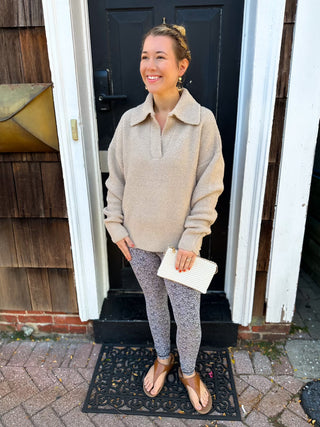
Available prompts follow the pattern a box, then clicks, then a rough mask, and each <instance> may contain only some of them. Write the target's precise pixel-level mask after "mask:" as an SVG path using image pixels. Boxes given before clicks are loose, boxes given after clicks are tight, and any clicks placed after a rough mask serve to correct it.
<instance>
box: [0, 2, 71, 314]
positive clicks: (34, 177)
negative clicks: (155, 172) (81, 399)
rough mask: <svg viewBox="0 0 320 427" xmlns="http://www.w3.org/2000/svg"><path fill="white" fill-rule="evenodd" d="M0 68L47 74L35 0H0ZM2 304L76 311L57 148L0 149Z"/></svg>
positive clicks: (13, 77) (33, 79) (8, 77)
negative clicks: (32, 150) (36, 150)
mask: <svg viewBox="0 0 320 427" xmlns="http://www.w3.org/2000/svg"><path fill="white" fill-rule="evenodd" d="M0 69H1V73H0V84H15V83H48V82H51V74H50V68H49V61H48V53H47V43H46V36H45V29H44V22H43V13H42V4H41V0H1V4H0ZM0 310H28V311H29V310H35V311H53V312H62V313H77V312H78V307H77V300H76V292H75V285H74V278H73V266H72V256H71V244H70V236H69V226H68V219H67V209H66V203H65V194H64V185H63V178H62V170H61V163H60V158H59V153H0Z"/></svg>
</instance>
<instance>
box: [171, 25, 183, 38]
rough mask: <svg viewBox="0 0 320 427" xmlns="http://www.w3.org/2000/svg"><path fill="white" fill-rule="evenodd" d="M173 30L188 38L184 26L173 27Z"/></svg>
mask: <svg viewBox="0 0 320 427" xmlns="http://www.w3.org/2000/svg"><path fill="white" fill-rule="evenodd" d="M172 26H173V28H175V29H176V30H178V31H179V33H180V34H181V35H182V36H183V37H185V36H186V29H185V28H184V27H183V26H182V25H172Z"/></svg>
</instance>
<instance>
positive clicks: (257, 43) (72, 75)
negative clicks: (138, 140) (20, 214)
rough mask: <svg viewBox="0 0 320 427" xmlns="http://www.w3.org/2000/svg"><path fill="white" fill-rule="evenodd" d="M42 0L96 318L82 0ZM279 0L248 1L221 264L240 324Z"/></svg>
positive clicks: (92, 138) (72, 200) (87, 300)
mask: <svg viewBox="0 0 320 427" xmlns="http://www.w3.org/2000/svg"><path fill="white" fill-rule="evenodd" d="M42 1H43V9H44V17H45V26H46V34H47V43H48V51H49V60H50V68H51V72H52V80H53V82H54V102H55V110H56V116H57V126H58V135H59V142H60V151H61V163H62V169H63V174H64V182H65V190H66V199H67V207H68V215H69V226H70V234H71V243H72V253H73V261H74V271H75V279H76V289H77V296H78V305H79V311H80V317H81V319H82V320H87V319H94V318H97V317H98V316H99V313H100V309H101V304H102V300H103V296H105V295H106V291H107V289H108V286H109V282H108V272H107V262H106V259H107V258H106V242H105V231H104V229H103V217H102V204H103V198H102V189H101V178H100V168H99V153H98V143H97V140H98V138H97V125H96V117H95V110H94V94H93V87H92V62H91V47H90V31H89V19H88V10H87V0H55V1H54V2H52V1H51V0H42ZM284 3H285V0H270V1H268V2H265V1H264V0H246V1H245V10H244V27H243V40H242V43H243V45H242V56H241V73H240V81H239V101H238V118H237V130H236V142H235V155H234V169H233V184H232V191H231V209H230V220H229V239H228V253H227V265H226V293H227V296H228V298H229V301H230V305H231V310H232V316H233V321H234V322H237V323H240V324H242V325H247V324H248V323H250V321H251V313H252V305H253V293H254V286H255V271H256V259H257V251H258V243H259V235H260V223H261V215H262V204H263V195H264V184H265V179H266V171H267V164H268V155H267V153H268V148H269V144H270V135H271V127H272V119H273V106H274V101H275V84H276V76H277V71H278V61H279V54H280V43H281V35H282V26H283V11H284ZM266 77H267V78H266ZM265 82H266V83H267V85H266V86H265V85H264V83H265ZM70 119H77V120H78V123H79V141H73V140H72V137H71V130H70ZM252 165H255V167H252Z"/></svg>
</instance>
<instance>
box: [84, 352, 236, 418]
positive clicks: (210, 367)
mask: <svg viewBox="0 0 320 427" xmlns="http://www.w3.org/2000/svg"><path fill="white" fill-rule="evenodd" d="M173 353H174V356H175V360H176V364H175V366H174V367H173V369H172V370H171V371H170V373H169V375H168V376H167V378H166V382H165V385H164V387H163V389H162V390H161V393H160V394H159V395H158V396H157V397H156V398H154V399H152V398H149V397H147V396H146V395H145V394H144V392H143V388H142V379H143V377H144V375H145V374H146V372H147V371H148V369H149V368H150V366H151V365H152V364H153V362H154V359H155V357H156V354H155V351H154V350H153V349H152V348H145V347H140V346H130V347H121V346H113V345H110V344H104V345H102V348H101V351H100V355H99V358H98V361H97V364H96V367H95V370H94V373H93V376H92V380H91V383H90V385H89V390H88V394H87V397H86V400H85V402H84V405H83V408H82V411H83V412H94V413H108V414H123V415H145V416H148V417H149V416H156V417H157V416H160V417H174V418H189V419H206V420H226V421H227V420H228V421H239V420H241V416H240V411H239V404H238V399H237V393H236V389H235V385H234V380H233V374H232V369H231V363H230V358H229V353H228V350H227V349H222V350H220V349H219V350H211V349H210V350H204V349H201V350H200V352H199V356H198V359H197V371H198V372H199V373H200V376H201V378H202V379H203V381H204V382H205V384H206V385H207V387H208V389H209V391H210V393H211V395H212V401H213V406H212V410H211V412H210V413H209V414H206V415H200V414H198V413H197V412H196V411H195V410H194V408H193V406H192V405H191V403H190V401H189V397H188V394H187V391H186V389H185V388H184V386H183V384H182V383H181V382H180V380H179V377H178V366H179V364H178V354H177V351H173Z"/></svg>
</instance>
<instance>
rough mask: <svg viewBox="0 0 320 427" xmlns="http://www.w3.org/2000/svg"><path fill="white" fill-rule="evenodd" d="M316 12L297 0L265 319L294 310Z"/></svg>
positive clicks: (313, 112)
mask: <svg viewBox="0 0 320 427" xmlns="http://www.w3.org/2000/svg"><path fill="white" fill-rule="evenodd" d="M319 16H320V4H319V1H318V0H299V1H298V5H297V14H296V23H295V31H294V40H293V49H292V60H291V70H290V79H289V88H288V101H287V109H286V117H285V127H284V133H283V142H282V155H281V161H280V170H279V177H280V178H281V179H279V185H278V194H277V201H276V209H275V218H274V226H273V234H272V247H271V262H270V268H269V273H268V280H267V313H266V321H267V322H290V321H291V320H292V317H293V314H294V306H295V301H296V291H297V286H298V279H299V272H300V259H301V251H302V245H303V237H304V229H305V222H306V217H307V209H308V200H309V194H310V184H311V178H312V170H313V163H314V153H315V148H316V143H317V134H318V126H319V116H320V98H319V93H320V80H319V75H320V56H319V55H318V54H317V52H318V49H319V41H320V27H319ZM297 106H298V108H297Z"/></svg>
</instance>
